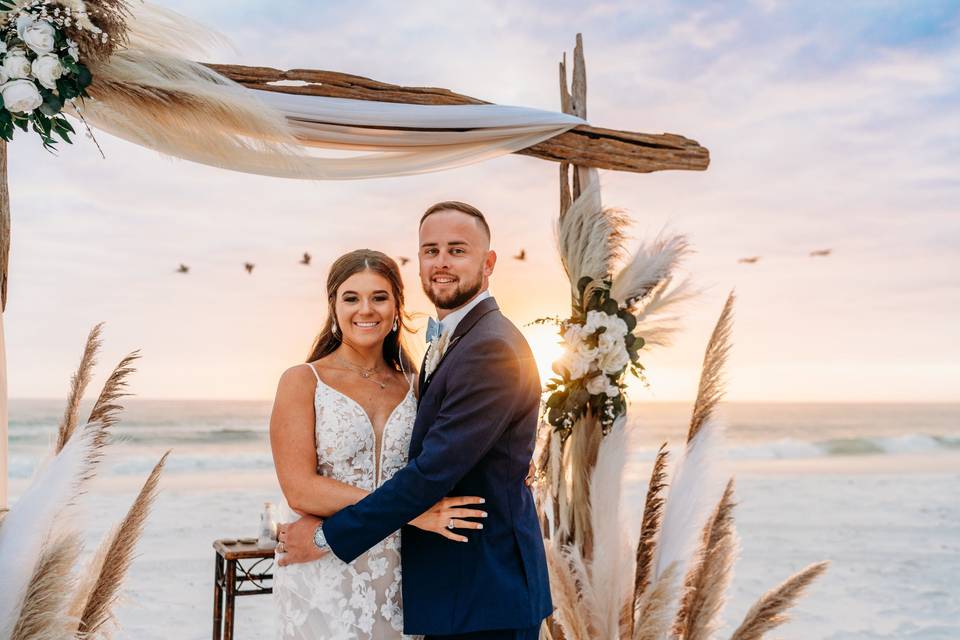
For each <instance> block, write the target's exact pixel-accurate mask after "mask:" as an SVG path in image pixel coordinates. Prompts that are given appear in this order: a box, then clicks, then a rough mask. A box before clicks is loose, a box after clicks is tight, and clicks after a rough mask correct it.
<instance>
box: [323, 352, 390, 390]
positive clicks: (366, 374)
mask: <svg viewBox="0 0 960 640" xmlns="http://www.w3.org/2000/svg"><path fill="white" fill-rule="evenodd" d="M334 355H335V356H336V358H337V360H339V361H340V362H341V363H343V364H344V365H345V366H346V367H347V368H348V369H350V370H351V371H353V372H354V373H356V374H358V375H359V376H360V377H361V378H363V379H364V380H369V381H370V382H372V383H374V384H376V385H377V386H378V387H380V390H381V391H382V390H383V389H386V388H387V385H386V383H383V382H380V381H379V380H377V379H376V378H374V377H372V376H373V374H375V373H376V372H377V368H376V367H374V368H372V369H367V368H366V367H361V366H360V365H357V364H353V363H352V362H349V361H347V360H346V359H345V358H342V357H341V356H340V354H336V353H335V354H334Z"/></svg>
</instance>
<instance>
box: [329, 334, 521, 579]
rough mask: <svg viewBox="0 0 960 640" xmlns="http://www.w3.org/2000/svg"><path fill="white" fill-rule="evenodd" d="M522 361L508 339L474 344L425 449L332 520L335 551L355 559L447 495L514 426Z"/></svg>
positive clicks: (452, 381)
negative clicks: (510, 426) (505, 431)
mask: <svg viewBox="0 0 960 640" xmlns="http://www.w3.org/2000/svg"><path fill="white" fill-rule="evenodd" d="M520 362H521V361H520V359H519V358H518V357H517V355H516V353H515V352H514V350H513V348H512V347H511V346H510V344H508V343H507V342H505V341H504V340H503V339H496V340H489V341H483V342H481V343H479V344H476V345H471V348H470V349H469V351H465V352H463V353H462V354H461V359H460V361H459V362H458V363H457V364H458V368H459V369H460V370H461V371H462V373H459V374H458V375H457V376H456V377H453V378H451V379H450V380H449V381H448V383H447V388H446V391H447V393H446V395H445V397H444V398H443V401H442V403H441V405H440V410H439V412H438V413H437V418H436V420H435V421H434V423H433V424H432V425H431V426H430V427H429V428H428V429H427V433H426V435H425V436H424V440H423V448H422V450H421V452H420V454H419V455H418V456H417V457H416V458H413V459H412V460H410V462H408V463H407V466H405V467H404V468H402V469H400V470H399V471H398V472H397V473H395V474H394V475H393V477H392V478H390V479H389V480H387V481H386V482H384V483H383V484H382V485H381V486H380V487H379V488H378V489H377V490H376V491H374V492H373V493H371V494H370V495H368V496H367V497H366V498H364V499H363V500H361V501H360V502H358V503H357V504H355V505H352V506H350V507H346V508H345V509H342V510H340V511H339V512H337V513H336V514H334V515H333V516H332V517H331V518H328V519H327V520H326V521H325V522H324V524H323V533H324V535H325V536H326V539H327V543H328V544H329V545H330V549H331V550H332V551H333V553H334V554H335V555H336V556H337V557H338V558H340V559H341V560H343V561H344V562H352V561H353V560H354V559H355V558H357V557H358V556H359V555H360V554H362V553H364V552H365V551H367V550H368V549H370V548H371V547H373V546H374V545H375V544H377V543H378V542H380V541H381V540H383V539H384V538H386V537H387V536H388V535H390V534H391V533H393V532H394V531H397V530H398V529H400V527H402V526H403V525H405V524H406V523H408V522H409V521H410V520H413V519H414V518H415V517H417V516H419V515H420V514H422V513H423V512H425V511H426V510H427V509H429V508H430V507H432V506H433V505H435V504H436V503H437V502H438V501H440V500H441V499H442V498H444V497H446V496H447V495H448V494H449V493H450V491H451V490H452V489H453V487H454V486H455V485H456V484H457V482H459V481H460V479H461V478H463V477H464V476H465V475H466V474H467V473H468V472H469V471H470V470H471V469H472V468H473V467H474V466H475V465H476V464H477V462H479V461H480V459H481V458H483V456H485V455H486V454H487V452H488V451H490V449H491V447H493V445H494V443H496V441H497V440H498V439H499V438H500V436H501V435H502V434H503V432H504V430H505V429H506V428H507V426H508V425H509V424H510V422H511V420H512V417H513V415H514V414H515V412H516V411H515V409H516V407H517V406H519V402H520V398H521V387H522V386H523V385H520V384H518V382H519V381H520V380H522V379H523V378H522V377H521V376H520V366H521V364H520Z"/></svg>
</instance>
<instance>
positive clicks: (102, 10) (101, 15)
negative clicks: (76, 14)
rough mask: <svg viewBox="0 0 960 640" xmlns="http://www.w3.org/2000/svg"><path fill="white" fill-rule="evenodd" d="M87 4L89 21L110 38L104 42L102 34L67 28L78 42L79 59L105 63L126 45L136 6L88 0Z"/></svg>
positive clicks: (125, 0)
mask: <svg viewBox="0 0 960 640" xmlns="http://www.w3.org/2000/svg"><path fill="white" fill-rule="evenodd" d="M85 4H86V9H87V13H88V15H89V22H90V23H93V25H95V26H96V27H97V28H99V29H100V30H101V31H103V33H106V34H107V35H108V36H109V37H108V38H107V40H106V41H104V40H103V39H102V38H100V36H99V34H97V33H95V32H91V31H90V30H89V29H83V28H80V29H77V28H74V29H68V35H69V36H70V37H71V39H73V40H74V41H75V42H76V43H77V46H78V47H79V49H80V59H81V60H83V61H84V62H93V63H95V62H97V61H101V60H106V59H107V58H109V57H110V56H112V55H113V54H114V52H116V51H117V50H118V49H122V48H123V47H125V46H126V45H127V23H128V21H129V20H130V9H131V7H132V6H134V3H132V2H131V0H86V2H85ZM84 26H89V23H87V24H86V25H84Z"/></svg>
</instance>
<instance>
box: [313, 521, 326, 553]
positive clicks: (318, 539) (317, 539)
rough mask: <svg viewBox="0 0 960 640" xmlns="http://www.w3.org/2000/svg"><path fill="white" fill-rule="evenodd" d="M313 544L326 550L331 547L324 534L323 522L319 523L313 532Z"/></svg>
mask: <svg viewBox="0 0 960 640" xmlns="http://www.w3.org/2000/svg"><path fill="white" fill-rule="evenodd" d="M313 544H315V545H317V549H320V550H321V551H326V550H327V549H329V548H330V545H328V544H327V537H326V536H325V535H323V523H322V522H321V523H320V524H318V525H317V528H316V530H315V531H314V532H313Z"/></svg>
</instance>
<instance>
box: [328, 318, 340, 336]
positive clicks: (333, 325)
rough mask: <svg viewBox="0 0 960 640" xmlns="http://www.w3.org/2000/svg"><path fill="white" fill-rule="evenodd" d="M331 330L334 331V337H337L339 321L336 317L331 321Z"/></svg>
mask: <svg viewBox="0 0 960 640" xmlns="http://www.w3.org/2000/svg"><path fill="white" fill-rule="evenodd" d="M330 332H331V333H333V337H334V338H337V337H339V336H337V321H336V319H334V320H331V321H330Z"/></svg>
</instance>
